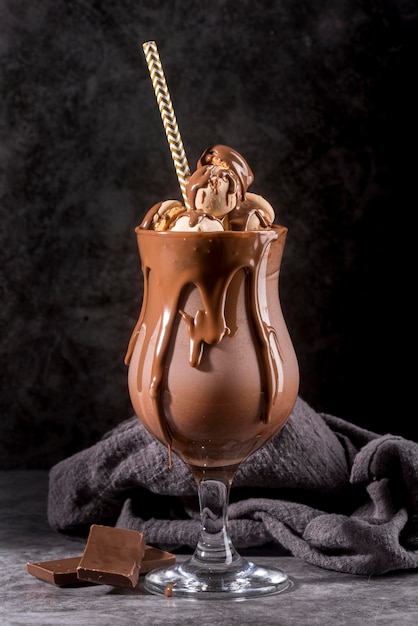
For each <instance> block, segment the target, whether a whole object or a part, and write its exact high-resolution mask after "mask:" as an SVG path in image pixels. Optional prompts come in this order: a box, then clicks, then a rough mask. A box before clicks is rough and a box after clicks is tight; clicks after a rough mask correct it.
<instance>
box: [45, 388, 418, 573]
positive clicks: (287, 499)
mask: <svg viewBox="0 0 418 626" xmlns="http://www.w3.org/2000/svg"><path fill="white" fill-rule="evenodd" d="M228 517H229V530H230V534H231V538H232V541H233V543H234V545H235V547H236V548H237V549H241V550H243V549H248V548H259V547H260V546H271V545H274V546H275V547H277V549H280V550H283V551H284V552H285V553H291V554H292V555H294V556H296V557H300V558H302V559H304V560H305V561H307V562H308V563H311V564H314V565H317V566H320V567H323V568H327V569H330V570H335V571H339V572H349V573H353V574H367V575H376V574H383V573H385V572H388V571H392V570H401V569H411V568H416V567H418V443H415V442H413V441H410V440H407V439H404V438H402V437H399V436H392V435H390V434H387V435H383V436H380V435H377V434H375V433H372V432H369V431H367V430H364V429H362V428H359V427H358V426H356V425H354V424H351V423H349V422H346V421H345V420H342V419H340V418H338V417H334V416H332V415H327V414H323V413H317V412H315V411H314V410H313V409H312V408H311V407H310V406H309V405H308V404H307V403H306V402H304V401H303V400H302V399H301V398H298V400H297V402H296V405H295V408H294V410H293V412H292V414H291V416H290V418H289V420H288V422H287V423H286V425H285V426H284V428H283V429H282V431H281V432H280V433H279V434H278V435H276V436H275V437H274V438H273V439H272V440H271V441H270V442H268V443H267V444H266V445H265V446H264V447H263V448H261V449H260V450H258V451H257V452H255V453H254V454H253V455H251V456H250V457H249V458H248V459H247V460H246V461H245V462H244V463H243V464H242V465H241V467H240V468H239V469H238V471H237V474H236V477H235V479H234V482H233V487H232V490H231V501H230V505H229V509H228ZM48 520H49V523H50V525H51V527H52V528H54V529H55V530H57V531H59V532H63V533H67V534H76V535H77V534H78V535H80V536H82V535H83V534H86V533H87V532H88V528H89V526H90V525H91V524H111V525H116V526H118V527H121V528H130V529H135V530H138V531H140V532H142V533H144V535H145V539H146V541H147V543H148V544H151V545H155V546H159V547H161V548H163V549H169V550H173V549H177V548H180V547H185V546H187V547H189V548H194V546H195V545H196V541H197V533H198V528H199V509H198V498H197V490H196V484H195V481H194V479H193V477H192V474H191V472H190V470H189V469H188V468H187V466H186V465H185V464H184V463H183V462H182V461H181V460H180V459H178V458H177V457H176V456H175V455H173V467H172V469H169V467H168V453H167V449H166V447H164V446H163V445H162V444H160V443H159V442H157V441H156V440H155V439H154V438H153V437H152V436H151V435H150V434H149V433H148V432H147V431H146V430H145V428H144V427H143V426H142V425H141V423H140V422H139V420H138V418H137V417H136V416H134V417H132V418H131V419H129V420H126V421H125V422H123V423H121V424H120V426H118V427H116V428H115V429H114V430H112V431H111V432H109V433H108V434H107V435H105V436H104V438H103V439H102V440H100V441H98V443H96V444H95V445H93V446H92V447H90V448H88V449H86V450H82V451H81V452H78V453H76V454H74V455H73V456H71V457H70V458H67V459H65V460H63V461H61V462H59V463H58V464H56V465H55V466H54V467H52V469H51V470H50V475H49V494H48Z"/></svg>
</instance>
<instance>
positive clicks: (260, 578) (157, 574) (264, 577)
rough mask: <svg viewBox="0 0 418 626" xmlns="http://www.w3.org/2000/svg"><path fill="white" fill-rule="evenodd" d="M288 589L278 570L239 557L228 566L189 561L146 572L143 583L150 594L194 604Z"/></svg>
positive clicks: (288, 582)
mask: <svg viewBox="0 0 418 626" xmlns="http://www.w3.org/2000/svg"><path fill="white" fill-rule="evenodd" d="M291 585H292V583H291V581H290V580H289V578H288V577H287V575H286V574H285V573H284V572H282V571H281V570H279V569H275V568H266V567H260V566H258V565H256V564H254V563H251V562H249V561H247V560H246V559H244V558H243V557H238V560H237V561H236V562H234V563H233V565H232V566H231V565H226V564H218V565H216V566H214V565H209V566H208V564H207V563H205V564H204V565H202V564H200V563H199V561H198V560H197V559H196V558H194V557H191V558H190V559H189V560H187V561H185V562H184V563H180V564H178V565H174V566H172V567H169V568H165V569H157V570H153V571H151V572H149V573H148V574H147V575H146V576H145V582H144V587H145V589H146V590H147V591H149V592H150V593H153V594H164V595H166V596H173V597H176V598H190V599H196V600H212V599H214V600H219V599H233V598H235V599H239V598H253V597H257V596H265V595H271V594H274V593H280V592H282V591H285V590H286V589H288V588H289V587H291Z"/></svg>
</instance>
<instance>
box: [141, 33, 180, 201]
mask: <svg viewBox="0 0 418 626" xmlns="http://www.w3.org/2000/svg"><path fill="white" fill-rule="evenodd" d="M142 48H143V50H144V54H145V59H146V61H147V65H148V69H149V73H150V76H151V80H152V86H153V87H154V92H155V96H156V98H157V103H158V107H159V109H160V114H161V119H162V121H163V125H164V130H165V134H166V136H167V140H168V145H169V146H170V152H171V156H172V157H173V162H174V167H175V168H176V173H177V178H178V181H179V184H180V189H181V193H182V195H183V200H184V205H185V206H186V208H187V209H190V206H189V203H188V200H187V195H186V179H187V177H188V176H190V169H189V165H188V163H187V157H186V153H185V151H184V147H183V141H182V139H181V136H180V132H179V129H178V126H177V120H176V116H175V113H174V109H173V105H172V103H171V98H170V94H169V91H168V87H167V83H166V80H165V76H164V71H163V67H162V65H161V61H160V56H159V54H158V50H157V44H156V43H155V41H147V42H146V43H144V44H142Z"/></svg>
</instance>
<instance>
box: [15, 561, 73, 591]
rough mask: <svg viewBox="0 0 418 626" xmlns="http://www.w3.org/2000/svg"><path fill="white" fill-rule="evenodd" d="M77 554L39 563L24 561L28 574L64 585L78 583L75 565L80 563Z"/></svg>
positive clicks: (53, 583) (59, 585) (60, 585)
mask: <svg viewBox="0 0 418 626" xmlns="http://www.w3.org/2000/svg"><path fill="white" fill-rule="evenodd" d="M80 558H81V557H79V556H74V557H70V558H67V559H57V560H54V561H43V562H41V563H26V569H27V571H28V574H32V576H36V578H40V579H41V580H44V581H45V582H46V583H51V585H57V586H58V587H64V586H66V585H77V584H78V585H80V583H81V581H80V580H79V579H78V578H77V567H78V564H79V563H80Z"/></svg>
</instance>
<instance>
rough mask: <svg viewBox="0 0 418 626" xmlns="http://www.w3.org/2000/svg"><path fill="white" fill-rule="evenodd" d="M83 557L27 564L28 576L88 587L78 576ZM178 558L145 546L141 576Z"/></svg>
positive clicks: (52, 582)
mask: <svg viewBox="0 0 418 626" xmlns="http://www.w3.org/2000/svg"><path fill="white" fill-rule="evenodd" d="M80 561H81V556H73V557H69V558H65V559H57V560H55V561H42V562H39V563H27V564H26V568H27V571H28V574H31V575H32V576H35V577H36V578H39V579H40V580H43V581H45V582H47V583H51V585H56V586H58V587H65V586H67V585H80V586H81V585H87V584H88V582H87V581H82V580H80V578H78V576H77V567H78V566H79V565H80ZM175 562H176V556H175V555H174V554H172V553H171V552H165V551H164V550H159V549H158V548H153V547H152V546H145V552H144V557H143V559H142V563H141V567H140V570H139V573H140V574H146V573H147V572H150V571H151V570H153V569H156V568H157V567H168V566H169V565H174V564H175Z"/></svg>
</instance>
